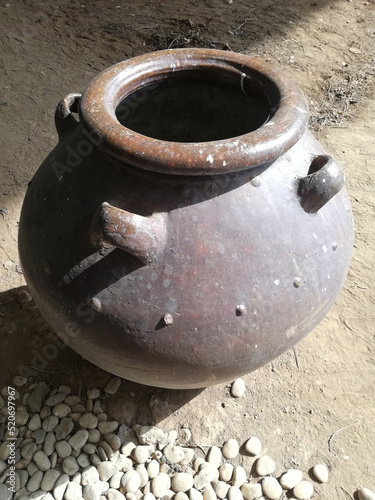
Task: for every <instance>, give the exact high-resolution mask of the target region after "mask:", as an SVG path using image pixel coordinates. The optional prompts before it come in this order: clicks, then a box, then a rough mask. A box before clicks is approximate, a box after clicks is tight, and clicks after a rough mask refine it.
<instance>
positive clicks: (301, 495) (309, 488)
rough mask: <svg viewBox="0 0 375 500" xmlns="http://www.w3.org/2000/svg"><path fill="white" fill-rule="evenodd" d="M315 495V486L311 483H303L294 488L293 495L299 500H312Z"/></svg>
mask: <svg viewBox="0 0 375 500" xmlns="http://www.w3.org/2000/svg"><path fill="white" fill-rule="evenodd" d="M313 493H314V486H313V485H312V484H311V483H310V481H301V482H300V483H299V484H297V486H295V487H294V488H293V495H294V496H295V497H296V498H297V499H298V500H306V499H308V498H311V496H312V494H313Z"/></svg>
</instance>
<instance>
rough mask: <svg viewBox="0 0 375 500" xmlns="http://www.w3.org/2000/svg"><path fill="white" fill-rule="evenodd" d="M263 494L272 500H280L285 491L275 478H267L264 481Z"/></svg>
mask: <svg viewBox="0 0 375 500" xmlns="http://www.w3.org/2000/svg"><path fill="white" fill-rule="evenodd" d="M262 491H263V494H264V495H265V496H266V497H267V498H269V499H270V500H278V499H279V498H280V497H281V495H282V494H283V489H282V487H281V486H280V484H279V482H278V480H277V479H276V478H274V477H271V476H268V477H265V478H264V479H263V481H262Z"/></svg>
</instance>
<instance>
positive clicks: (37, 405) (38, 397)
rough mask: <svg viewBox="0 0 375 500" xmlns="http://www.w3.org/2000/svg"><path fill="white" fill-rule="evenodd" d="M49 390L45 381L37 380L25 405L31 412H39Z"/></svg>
mask: <svg viewBox="0 0 375 500" xmlns="http://www.w3.org/2000/svg"><path fill="white" fill-rule="evenodd" d="M48 391H49V388H48V385H47V384H46V383H45V382H39V383H38V384H37V385H36V386H35V388H34V390H33V391H32V393H31V394H30V396H29V399H28V400H27V405H28V407H29V408H30V410H31V411H32V412H33V413H40V410H41V409H42V403H43V400H44V398H45V397H46V395H47V393H48Z"/></svg>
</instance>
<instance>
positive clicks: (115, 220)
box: [91, 202, 167, 264]
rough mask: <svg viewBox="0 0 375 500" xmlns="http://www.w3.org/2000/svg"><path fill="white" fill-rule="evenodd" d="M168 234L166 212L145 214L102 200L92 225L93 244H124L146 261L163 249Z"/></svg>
mask: <svg viewBox="0 0 375 500" xmlns="http://www.w3.org/2000/svg"><path fill="white" fill-rule="evenodd" d="M166 234H167V231H166V223H165V215H164V214H153V215H151V216H150V217H143V216H142V215H137V214H133V213H131V212H127V211H126V210H122V209H121V208H117V207H114V206H112V205H110V204H109V203H107V202H104V203H102V205H101V207H100V208H99V210H98V211H97V212H96V214H95V216H94V219H93V222H92V226H91V235H92V241H93V243H94V244H96V245H103V244H104V245H109V246H115V247H117V248H121V249H122V250H125V251H126V252H129V253H130V254H132V255H134V257H137V258H138V259H139V260H140V261H141V262H143V263H144V264H147V263H149V262H152V261H153V260H154V259H155V257H156V255H157V254H158V253H160V252H161V251H162V250H163V249H164V246H165V242H166Z"/></svg>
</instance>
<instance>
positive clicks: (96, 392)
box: [87, 387, 100, 399]
mask: <svg viewBox="0 0 375 500" xmlns="http://www.w3.org/2000/svg"><path fill="white" fill-rule="evenodd" d="M99 397H100V389H97V388H96V387H92V388H91V389H88V391H87V399H97V398H99Z"/></svg>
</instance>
